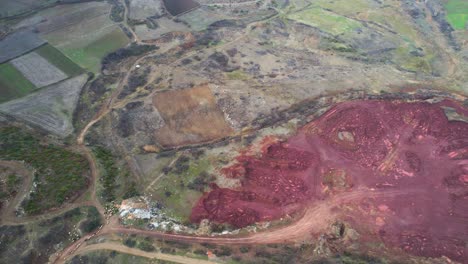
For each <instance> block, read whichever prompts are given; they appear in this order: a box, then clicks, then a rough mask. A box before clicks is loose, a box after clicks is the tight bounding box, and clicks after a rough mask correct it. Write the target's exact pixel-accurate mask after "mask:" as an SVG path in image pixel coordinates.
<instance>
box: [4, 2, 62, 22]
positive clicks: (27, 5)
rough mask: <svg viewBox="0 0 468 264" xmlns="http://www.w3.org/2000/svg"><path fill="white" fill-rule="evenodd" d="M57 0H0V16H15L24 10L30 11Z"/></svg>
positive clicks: (24, 11)
mask: <svg viewBox="0 0 468 264" xmlns="http://www.w3.org/2000/svg"><path fill="white" fill-rule="evenodd" d="M54 2H57V0H22V1H19V0H15V1H8V0H1V1H0V18H5V17H9V16H15V15H19V14H23V13H26V12H31V11H33V10H34V9H36V8H39V7H43V6H47V5H51V4H53V3H54Z"/></svg>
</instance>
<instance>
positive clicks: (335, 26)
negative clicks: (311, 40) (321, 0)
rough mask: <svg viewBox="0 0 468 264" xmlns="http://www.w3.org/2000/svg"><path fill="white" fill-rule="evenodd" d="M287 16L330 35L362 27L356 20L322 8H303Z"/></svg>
mask: <svg viewBox="0 0 468 264" xmlns="http://www.w3.org/2000/svg"><path fill="white" fill-rule="evenodd" d="M288 18H289V19H292V20H296V21H297V22H300V23H303V24H306V25H309V26H312V27H316V28H318V29H320V30H322V31H324V32H327V33H329V34H332V35H339V34H343V33H345V32H348V31H351V30H354V29H358V28H360V27H362V24H361V23H360V22H358V21H356V20H353V19H349V18H347V17H344V16H340V15H338V14H335V13H333V12H330V11H326V10H324V9H322V8H310V9H305V10H302V11H299V12H297V13H293V14H291V15H289V16H288Z"/></svg>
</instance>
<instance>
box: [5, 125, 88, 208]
mask: <svg viewBox="0 0 468 264" xmlns="http://www.w3.org/2000/svg"><path fill="white" fill-rule="evenodd" d="M0 159H4V160H23V161H25V162H26V163H27V164H28V165H30V166H32V167H33V168H34V169H35V170H36V173H35V179H34V182H35V183H37V186H36V188H35V191H34V192H33V193H31V197H30V198H29V199H27V200H25V202H24V203H23V206H24V209H25V211H26V213H29V214H37V213H40V212H41V211H44V210H48V209H51V208H53V207H57V206H60V205H61V204H63V203H64V202H65V201H66V200H67V199H69V198H71V197H73V196H74V194H76V193H77V192H80V191H81V190H83V189H84V188H85V187H86V178H85V177H84V174H85V173H86V172H87V171H88V169H89V166H88V162H87V160H86V159H85V158H84V157H82V156H80V155H78V154H75V153H73V152H71V151H68V150H66V149H64V148H61V147H58V146H54V145H51V144H49V145H43V144H41V143H40V141H39V139H37V138H35V137H33V136H32V135H30V134H27V133H26V132H24V131H21V130H20V129H19V128H15V127H4V128H0Z"/></svg>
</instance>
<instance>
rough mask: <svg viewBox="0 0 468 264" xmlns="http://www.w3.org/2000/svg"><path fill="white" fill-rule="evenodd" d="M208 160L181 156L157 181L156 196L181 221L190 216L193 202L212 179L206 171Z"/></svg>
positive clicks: (208, 165)
mask: <svg viewBox="0 0 468 264" xmlns="http://www.w3.org/2000/svg"><path fill="white" fill-rule="evenodd" d="M209 168H210V162H209V161H208V160H207V159H203V158H200V159H198V160H193V159H190V158H189V157H188V156H181V157H179V158H178V160H177V161H176V163H175V164H174V168H172V169H171V170H168V173H167V175H166V176H164V177H163V178H162V179H161V180H160V181H159V182H158V189H157V190H156V193H155V195H156V197H157V199H158V200H159V201H161V202H162V204H163V205H165V210H166V212H167V213H168V214H169V215H170V216H171V217H174V218H176V219H178V220H180V221H182V222H184V221H187V220H188V219H189V217H190V212H191V209H192V207H193V205H194V203H195V202H196V201H197V200H198V198H199V197H200V196H201V195H202V192H203V191H204V188H206V186H207V184H208V182H209V181H211V180H213V179H212V178H211V177H210V176H209V174H208V173H207V171H208V170H209Z"/></svg>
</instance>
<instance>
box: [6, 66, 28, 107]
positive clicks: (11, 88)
mask: <svg viewBox="0 0 468 264" xmlns="http://www.w3.org/2000/svg"><path fill="white" fill-rule="evenodd" d="M34 89H36V87H35V86H34V85H33V84H32V83H31V82H30V81H28V80H27V79H26V78H25V77H24V76H23V74H21V72H19V71H18V70H17V69H16V68H15V67H13V65H11V64H10V63H3V64H0V103H2V102H6V101H9V100H12V99H15V98H19V97H22V96H25V95H27V94H28V93H30V92H31V91H33V90H34Z"/></svg>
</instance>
